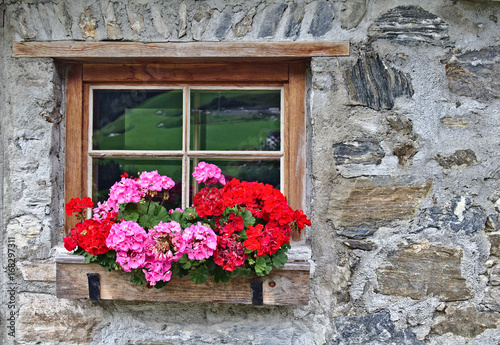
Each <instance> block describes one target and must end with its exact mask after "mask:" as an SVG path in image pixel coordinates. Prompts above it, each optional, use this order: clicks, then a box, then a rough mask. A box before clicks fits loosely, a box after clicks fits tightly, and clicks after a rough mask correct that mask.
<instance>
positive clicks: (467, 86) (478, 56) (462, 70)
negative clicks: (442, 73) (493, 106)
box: [445, 46, 500, 101]
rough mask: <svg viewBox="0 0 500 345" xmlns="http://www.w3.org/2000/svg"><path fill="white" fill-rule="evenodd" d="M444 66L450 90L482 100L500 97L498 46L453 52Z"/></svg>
mask: <svg viewBox="0 0 500 345" xmlns="http://www.w3.org/2000/svg"><path fill="white" fill-rule="evenodd" d="M445 68H446V76H447V77H448V86H449V88H450V90H451V91H452V92H454V93H456V94H458V95H461V96H468V97H472V98H475V99H478V100H482V101H487V100H493V99H498V98H500V47H498V46H496V47H487V48H483V49H481V50H478V51H465V52H454V54H452V55H451V57H450V58H449V59H448V60H447V61H446V63H445Z"/></svg>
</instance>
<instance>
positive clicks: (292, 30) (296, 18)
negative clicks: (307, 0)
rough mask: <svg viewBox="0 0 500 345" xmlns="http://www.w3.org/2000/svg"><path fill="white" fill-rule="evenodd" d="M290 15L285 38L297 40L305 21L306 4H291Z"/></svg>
mask: <svg viewBox="0 0 500 345" xmlns="http://www.w3.org/2000/svg"><path fill="white" fill-rule="evenodd" d="M288 8H289V10H290V13H289V15H288V22H287V24H286V26H285V37H286V38H296V37H297V36H298V35H299V33H300V29H301V27H302V20H303V19H304V9H305V8H304V4H301V3H300V4H295V3H294V4H291V5H289V6H288Z"/></svg>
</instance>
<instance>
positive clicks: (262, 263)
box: [255, 255, 273, 277]
mask: <svg viewBox="0 0 500 345" xmlns="http://www.w3.org/2000/svg"><path fill="white" fill-rule="evenodd" d="M272 269H273V265H272V261H271V258H270V257H269V256H268V255H265V256H258V257H257V259H256V260H255V273H256V274H257V275H258V276H261V277H262V276H265V275H266V274H269V272H271V270H272Z"/></svg>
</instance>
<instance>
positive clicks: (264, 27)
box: [259, 4, 287, 38]
mask: <svg viewBox="0 0 500 345" xmlns="http://www.w3.org/2000/svg"><path fill="white" fill-rule="evenodd" d="M286 8H287V5H286V4H277V5H271V6H269V7H268V8H267V9H266V11H265V13H264V19H263V21H262V23H261V26H260V30H259V38H264V37H272V36H273V35H274V33H275V32H276V30H277V29H278V25H279V22H280V20H281V17H282V16H283V12H284V11H285V9H286Z"/></svg>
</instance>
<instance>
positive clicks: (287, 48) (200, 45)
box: [12, 41, 349, 62]
mask: <svg viewBox="0 0 500 345" xmlns="http://www.w3.org/2000/svg"><path fill="white" fill-rule="evenodd" d="M12 55H13V57H38V58H42V57H45V58H54V59H61V60H75V61H103V60H105V59H117V60H114V61H119V62H122V61H123V59H136V60H137V59H139V60H140V59H179V58H180V59H210V58H216V59H237V58H249V59H255V58H280V59H293V58H311V57H315V56H343V55H344V56H345V55H349V42H183V43H180V42H161V43H140V42H81V41H51V42H14V45H13V48H12ZM110 61H112V60H110Z"/></svg>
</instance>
